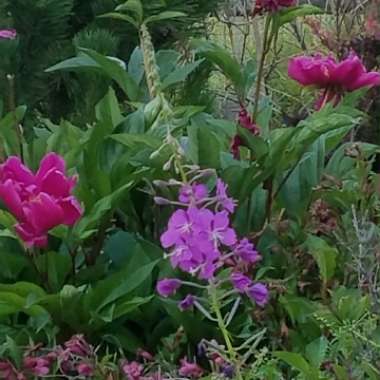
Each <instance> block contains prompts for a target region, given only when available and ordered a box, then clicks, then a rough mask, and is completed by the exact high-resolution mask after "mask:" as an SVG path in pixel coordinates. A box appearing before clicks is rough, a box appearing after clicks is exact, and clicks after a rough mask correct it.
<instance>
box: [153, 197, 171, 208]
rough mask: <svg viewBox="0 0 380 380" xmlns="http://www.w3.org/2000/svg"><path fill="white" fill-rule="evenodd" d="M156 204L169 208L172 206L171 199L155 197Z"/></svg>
mask: <svg viewBox="0 0 380 380" xmlns="http://www.w3.org/2000/svg"><path fill="white" fill-rule="evenodd" d="M154 203H156V204H157V205H159V206H168V205H170V204H171V202H170V201H169V199H166V198H162V197H154Z"/></svg>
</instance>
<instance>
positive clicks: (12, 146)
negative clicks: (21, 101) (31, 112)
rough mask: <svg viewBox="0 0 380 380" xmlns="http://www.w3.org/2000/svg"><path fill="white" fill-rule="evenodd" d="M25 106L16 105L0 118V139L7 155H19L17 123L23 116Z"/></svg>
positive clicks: (19, 133) (19, 142)
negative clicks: (16, 106) (15, 107)
mask: <svg viewBox="0 0 380 380" xmlns="http://www.w3.org/2000/svg"><path fill="white" fill-rule="evenodd" d="M25 112H26V107H25V106H20V107H18V108H17V109H16V110H15V111H14V112H10V113H8V114H7V115H5V117H4V118H2V119H1V120H0V139H1V140H2V144H3V148H4V151H5V153H6V155H7V156H11V155H17V156H19V155H20V144H21V141H20V135H21V131H20V132H18V131H17V128H19V123H20V122H21V120H22V119H23V118H24V115H25Z"/></svg>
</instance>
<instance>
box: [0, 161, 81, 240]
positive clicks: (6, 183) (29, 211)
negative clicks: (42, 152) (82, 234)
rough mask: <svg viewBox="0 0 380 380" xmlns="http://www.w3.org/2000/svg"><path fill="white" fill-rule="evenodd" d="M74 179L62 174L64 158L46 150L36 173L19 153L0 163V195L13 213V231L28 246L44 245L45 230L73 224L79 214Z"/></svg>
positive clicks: (63, 172) (79, 208) (79, 209)
mask: <svg viewBox="0 0 380 380" xmlns="http://www.w3.org/2000/svg"><path fill="white" fill-rule="evenodd" d="M75 183H76V179H75V178H73V177H67V176H66V174H65V161H64V160H63V158H62V157H60V156H59V155H57V154H56V153H48V154H47V155H46V156H45V157H44V158H43V159H42V161H41V164H40V167H39V169H38V171H37V173H36V174H34V173H32V172H31V171H30V170H29V168H27V167H26V166H25V165H24V164H23V163H22V162H21V160H20V159H19V158H18V157H10V158H8V160H7V161H6V162H5V163H4V164H2V165H0V199H1V200H2V201H3V202H4V204H5V205H6V206H7V207H8V209H9V211H10V212H11V213H12V214H13V215H14V216H15V217H16V219H17V221H18V223H17V224H16V226H15V229H16V232H17V233H18V235H19V236H20V238H21V239H22V240H23V241H24V242H25V244H26V246H27V247H33V246H37V247H45V246H46V245H47V237H48V236H47V235H48V231H49V230H50V229H52V228H54V227H56V226H59V225H61V224H64V225H67V226H72V225H74V224H75V222H76V221H77V220H78V219H79V218H80V216H81V214H82V209H81V206H80V205H79V202H78V201H77V200H76V198H75V197H74V196H73V195H72V190H73V188H74V186H75Z"/></svg>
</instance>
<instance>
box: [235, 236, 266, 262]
mask: <svg viewBox="0 0 380 380" xmlns="http://www.w3.org/2000/svg"><path fill="white" fill-rule="evenodd" d="M234 253H235V255H236V256H237V257H238V258H240V259H241V260H242V261H243V262H244V263H247V264H255V263H257V262H258V261H260V260H261V256H260V255H259V253H258V252H257V250H256V249H255V247H254V245H253V244H252V243H251V242H250V241H249V240H248V239H247V238H244V239H242V240H240V241H239V243H238V244H237V245H236V247H235V249H234Z"/></svg>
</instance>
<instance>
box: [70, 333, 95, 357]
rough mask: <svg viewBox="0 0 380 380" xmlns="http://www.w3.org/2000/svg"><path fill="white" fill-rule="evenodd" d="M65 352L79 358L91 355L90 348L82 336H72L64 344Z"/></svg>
mask: <svg viewBox="0 0 380 380" xmlns="http://www.w3.org/2000/svg"><path fill="white" fill-rule="evenodd" d="M65 347H66V351H67V352H69V353H70V354H72V355H75V356H79V357H82V358H83V357H88V356H90V355H91V354H92V347H91V346H90V345H89V344H88V343H87V342H86V340H85V339H84V336H83V335H74V336H73V337H71V339H70V340H68V341H67V342H66V343H65Z"/></svg>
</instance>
